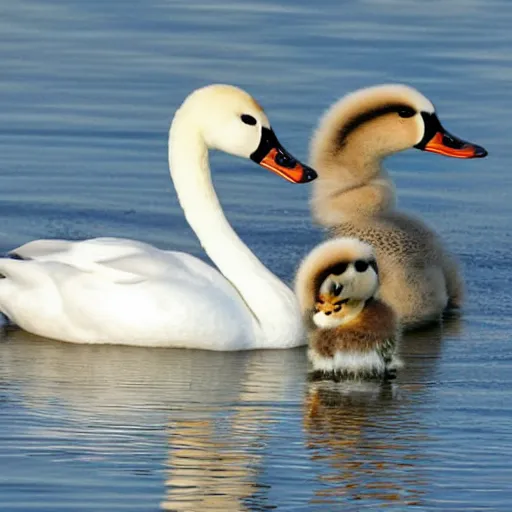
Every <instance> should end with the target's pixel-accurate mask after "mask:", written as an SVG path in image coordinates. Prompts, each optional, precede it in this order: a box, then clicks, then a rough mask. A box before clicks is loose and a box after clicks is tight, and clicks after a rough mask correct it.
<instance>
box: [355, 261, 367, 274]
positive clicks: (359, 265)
mask: <svg viewBox="0 0 512 512" xmlns="http://www.w3.org/2000/svg"><path fill="white" fill-rule="evenodd" d="M368 266H369V263H368V262H367V261H363V260H357V261H356V262H355V263H354V267H355V269H356V270H357V271H358V272H365V271H366V270H367V269H368Z"/></svg>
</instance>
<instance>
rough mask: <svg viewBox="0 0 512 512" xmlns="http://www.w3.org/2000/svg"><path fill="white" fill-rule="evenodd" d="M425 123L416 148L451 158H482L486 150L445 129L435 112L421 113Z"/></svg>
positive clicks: (485, 154)
mask: <svg viewBox="0 0 512 512" xmlns="http://www.w3.org/2000/svg"><path fill="white" fill-rule="evenodd" d="M421 115H422V117H423V121H424V123H425V135H424V136H423V139H421V141H420V142H419V143H418V144H416V146H414V147H416V148H418V149H421V150H423V151H430V152H431V153H438V154H439V155H445V156H451V157H453V158H483V157H485V156H487V151H486V150H485V149H484V148H483V147H482V146H477V145H476V144H473V143H471V142H466V141H465V140H462V139H459V138H458V137H455V135H452V134H451V133H449V132H448V131H446V130H445V129H444V128H443V126H442V125H441V123H440V121H439V119H438V117H437V116H436V115H435V114H427V113H426V112H422V113H421Z"/></svg>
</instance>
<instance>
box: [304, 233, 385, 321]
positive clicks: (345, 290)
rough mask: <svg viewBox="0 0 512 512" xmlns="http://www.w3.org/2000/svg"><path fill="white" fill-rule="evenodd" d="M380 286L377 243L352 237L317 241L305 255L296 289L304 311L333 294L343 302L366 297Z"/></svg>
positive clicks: (362, 299) (365, 298) (372, 294)
mask: <svg viewBox="0 0 512 512" xmlns="http://www.w3.org/2000/svg"><path fill="white" fill-rule="evenodd" d="M378 287H379V276H378V270H377V263H376V258H375V252H374V250H373V247H372V246H371V245H369V244H367V243H365V242H362V241H360V240H358V239H357V238H351V237H341V238H333V239H331V240H328V241H326V242H323V243H321V244H320V245H317V246H316V247H315V248H314V249H313V250H312V251H311V252H310V253H309V254H308V255H307V256H306V257H305V258H304V260H303V261H302V263H301V265H300V267H299V270H298V272H297V275H296V278H295V293H296V295H297V298H298V300H299V304H300V306H301V310H302V311H303V312H306V311H309V310H311V309H312V308H313V307H314V305H315V303H316V302H318V301H319V300H327V299H328V298H329V297H330V298H336V299H337V300H338V301H343V302H346V301H348V300H354V301H365V300H367V299H369V298H371V297H373V296H374V295H375V293H376V292H377V290H378Z"/></svg>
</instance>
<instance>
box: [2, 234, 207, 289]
mask: <svg viewBox="0 0 512 512" xmlns="http://www.w3.org/2000/svg"><path fill="white" fill-rule="evenodd" d="M10 258H11V259H16V260H25V261H33V262H38V263H43V262H53V263H57V262H58V263H64V264H66V265H69V266H71V267H73V268H75V269H76V270H78V271H82V272H88V273H94V274H96V275H97V276H98V277H101V278H104V279H106V280H108V281H111V282H113V283H119V284H121V283H130V282H138V281H140V280H143V279H146V278H151V277H158V276H161V275H163V274H164V273H165V274H169V273H170V274H171V275H174V276H176V278H179V276H180V274H183V273H186V274H187V275H186V277H187V278H190V276H191V275H193V274H194V272H197V273H200V274H204V273H205V272H206V273H208V270H213V269H211V267H209V266H208V265H206V264H204V263H202V262H201V261H200V260H198V259H197V258H194V257H193V256H190V255H188V254H185V253H177V252H172V251H162V250H160V249H157V248H155V247H153V246H151V245H149V244H145V243H143V242H138V241H135V240H128V239H123V238H94V239H91V240H83V241H68V240H35V241H33V242H29V243H27V244H25V245H22V246H21V247H18V248H17V249H14V250H13V251H11V253H10ZM7 265H9V264H7ZM205 267H207V268H206V269H205ZM11 268H14V269H18V268H19V266H17V265H14V266H11ZM25 268H26V265H25ZM6 271H7V272H9V271H8V270H6ZM10 272H11V277H13V278H14V276H13V270H11V271H10ZM14 272H16V270H14Z"/></svg>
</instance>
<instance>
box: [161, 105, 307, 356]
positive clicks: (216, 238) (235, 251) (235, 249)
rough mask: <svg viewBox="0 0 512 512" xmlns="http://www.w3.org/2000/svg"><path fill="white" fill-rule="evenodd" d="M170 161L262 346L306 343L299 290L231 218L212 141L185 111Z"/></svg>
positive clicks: (191, 215) (175, 127)
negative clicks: (218, 184) (218, 183)
mask: <svg viewBox="0 0 512 512" xmlns="http://www.w3.org/2000/svg"><path fill="white" fill-rule="evenodd" d="M169 166H170V171H171V176H172V179H173V182H174V186H175V188H176V192H177V195H178V199H179V202H180V204H181V207H182V208H183V211H184V213H185V217H186V219H187V222H188V223H189V224H190V226H191V227H192V229H193V230H194V232H195V233H196V235H197V237H198V239H199V240H200V242H201V245H202V246H203V248H204V250H205V251H206V253H207V254H208V256H209V257H210V258H211V260H212V261H213V262H214V263H215V265H216V266H217V267H218V269H219V270H220V272H221V273H222V274H223V275H224V277H225V278H226V279H227V280H228V281H229V282H230V283H231V284H232V286H233V288H234V289H235V290H236V291H237V292H238V293H239V295H240V296H241V298H242V299H243V301H244V302H245V304H246V305H247V307H248V308H249V310H250V311H251V313H252V315H253V318H254V322H253V323H254V326H253V327H254V331H255V334H256V340H257V342H258V344H259V346H266V347H268V348H272V346H276V347H282V348H285V347H286V346H293V345H299V344H302V343H303V340H302V338H303V331H302V325H301V317H300V312H299V307H298V303H297V300H296V298H295V295H294V294H293V292H292V291H291V290H290V289H289V288H288V287H287V286H286V285H285V284H284V283H283V282H281V281H280V280H279V279H278V278H277V277H276V276H275V275H274V274H273V273H272V272H270V271H269V270H268V269H267V268H266V267H265V266H264V265H263V264H262V263H261V262H260V260H259V259H258V258H257V257H256V256H255V255H254V254H253V253H252V252H251V251H250V249H249V248H248V247H247V246H246V245H245V244H244V243H243V242H242V241H241V240H240V238H239V237H238V236H237V234H236V233H235V231H234V230H233V228H232V227H231V225H230V224H229V222H228V221H227V219H226V217H225V215H224V212H223V210H222V207H221V205H220V203H219V200H218V197H217V195H216V193H215V190H214V188H213V184H212V181H211V175H210V168H209V163H208V148H207V146H206V143H205V142H204V139H203V137H202V136H201V134H200V132H199V130H198V129H197V127H196V126H195V125H194V123H193V122H191V121H189V120H188V119H187V118H186V116H185V114H184V113H183V112H181V113H180V112H179V111H178V113H177V114H176V116H175V119H174V121H173V124H172V126H171V130H170V134H169ZM219 307H222V304H219Z"/></svg>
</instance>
